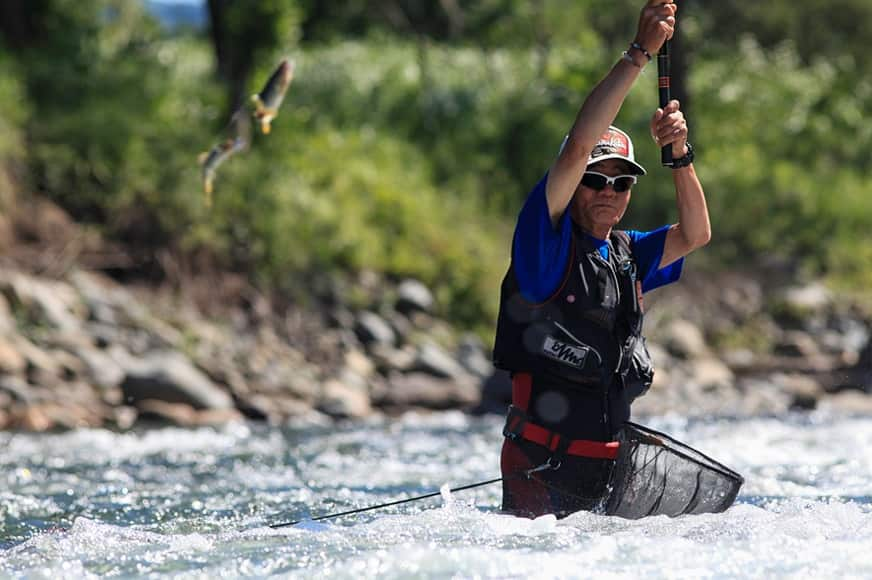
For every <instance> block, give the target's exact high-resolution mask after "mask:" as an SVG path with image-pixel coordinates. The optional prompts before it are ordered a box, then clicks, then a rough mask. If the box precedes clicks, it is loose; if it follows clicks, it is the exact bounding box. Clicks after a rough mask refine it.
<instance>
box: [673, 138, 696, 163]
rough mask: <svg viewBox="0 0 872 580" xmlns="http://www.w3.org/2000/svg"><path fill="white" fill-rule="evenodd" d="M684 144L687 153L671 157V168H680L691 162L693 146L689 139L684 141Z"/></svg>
mask: <svg viewBox="0 0 872 580" xmlns="http://www.w3.org/2000/svg"><path fill="white" fill-rule="evenodd" d="M685 145H687V153H685V154H684V157H678V158H673V159H672V169H680V168H682V167H687V166H688V165H690V164H691V163H693V146H692V145H691V144H690V141H688V142H687V143H685Z"/></svg>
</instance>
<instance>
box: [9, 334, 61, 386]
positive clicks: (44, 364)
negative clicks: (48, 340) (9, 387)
mask: <svg viewBox="0 0 872 580" xmlns="http://www.w3.org/2000/svg"><path fill="white" fill-rule="evenodd" d="M13 346H14V347H15V348H16V349H17V350H18V352H19V353H20V354H21V355H22V356H23V357H24V360H25V361H26V363H27V369H26V373H27V380H28V382H30V383H31V384H33V385H40V386H45V387H49V386H57V383H58V378H59V377H60V376H61V375H62V374H63V370H62V368H61V366H60V365H59V364H58V362H57V361H56V360H55V359H54V358H52V357H51V355H49V354H48V353H47V352H45V351H44V350H42V349H41V348H39V347H38V346H36V345H35V344H33V343H32V342H30V341H29V340H27V339H26V338H24V337H23V336H15V337H13Z"/></svg>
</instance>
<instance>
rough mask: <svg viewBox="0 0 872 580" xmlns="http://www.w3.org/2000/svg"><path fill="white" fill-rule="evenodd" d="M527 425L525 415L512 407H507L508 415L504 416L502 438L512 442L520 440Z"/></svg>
mask: <svg viewBox="0 0 872 580" xmlns="http://www.w3.org/2000/svg"><path fill="white" fill-rule="evenodd" d="M526 424H527V414H526V413H524V412H523V411H522V410H520V409H519V408H517V407H516V406H514V405H509V413H508V415H506V424H505V425H504V426H503V437H508V438H509V439H511V440H512V441H515V440H517V439H520V438H521V436H522V434H523V433H524V426H525V425H526Z"/></svg>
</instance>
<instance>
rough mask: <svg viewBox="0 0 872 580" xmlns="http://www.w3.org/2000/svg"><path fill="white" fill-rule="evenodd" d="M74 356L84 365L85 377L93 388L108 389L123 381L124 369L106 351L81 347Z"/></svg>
mask: <svg viewBox="0 0 872 580" xmlns="http://www.w3.org/2000/svg"><path fill="white" fill-rule="evenodd" d="M119 348H120V347H119ZM76 355H77V356H78V357H79V359H80V360H81V361H82V363H83V365H84V374H85V376H86V377H87V378H88V380H90V382H91V383H92V384H94V385H95V386H97V387H99V388H101V389H110V388H113V387H117V386H119V385H121V381H123V380H124V374H125V373H124V367H123V366H122V365H121V364H120V363H118V362H117V361H116V359H115V358H113V357H112V356H111V355H110V354H109V353H108V352H107V351H102V350H97V349H95V348H91V347H83V348H79V349H78V350H77V351H76ZM128 356H129V355H128Z"/></svg>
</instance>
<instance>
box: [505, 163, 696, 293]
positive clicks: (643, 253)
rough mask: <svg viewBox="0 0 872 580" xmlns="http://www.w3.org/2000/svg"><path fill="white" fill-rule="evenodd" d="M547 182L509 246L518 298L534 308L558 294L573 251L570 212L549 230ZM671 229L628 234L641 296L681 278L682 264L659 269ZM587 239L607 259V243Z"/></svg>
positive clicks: (530, 203) (539, 185) (520, 220)
mask: <svg viewBox="0 0 872 580" xmlns="http://www.w3.org/2000/svg"><path fill="white" fill-rule="evenodd" d="M547 181H548V175H547V174H546V175H545V177H543V178H542V180H541V181H540V182H539V183H537V184H536V187H534V188H533V191H531V192H530V195H529V196H528V197H527V201H526V202H525V203H524V207H523V208H522V209H521V213H520V215H519V216H518V223H517V225H516V226H515V237H514V240H513V242H512V264H513V267H514V270H515V276H516V277H517V281H518V286H519V288H520V290H521V296H523V297H524V299H525V300H527V301H529V302H533V303H539V302H544V301H546V300H548V298H550V297H551V296H552V295H553V294H554V292H556V291H557V288H558V287H559V286H560V283H561V282H562V281H563V277H564V275H565V274H566V263H567V262H568V261H569V253H570V251H571V248H572V223H571V221H570V219H571V218H570V217H569V212H568V211H565V212H563V216H561V218H560V221H559V223H558V224H557V227H556V228H555V227H554V226H553V225H552V224H551V217H550V216H549V215H548V201H547V200H546V198H545V184H546V183H547ZM670 227H671V226H669V225H666V226H663V227H661V228H658V229H656V230H653V231H650V232H638V231H635V230H627V234H628V235H629V236H630V248H631V250H632V251H633V255H634V256H635V257H636V261H637V264H638V269H639V277H640V278H641V280H642V291H643V292H648V291H649V290H654V289H655V288H659V287H660V286H664V285H666V284H671V283H672V282H675V281H676V280H678V278H679V277H681V268H682V266H683V265H684V258H681V259H679V260H676V261H675V262H673V263H672V264H670V265H668V266H666V267H665V268H658V266H659V265H660V260H661V258H662V257H663V247H664V245H665V244H666V232H668V231H669V228H670ZM588 237H589V239H590V240H591V241H593V242H594V245H596V246H597V248H598V249H599V252H600V254H601V255H602V256H603V257H604V258H605V259H608V255H609V254H608V252H609V246H608V243H607V242H606V241H605V240H599V239H597V238H594V237H592V236H588Z"/></svg>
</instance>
